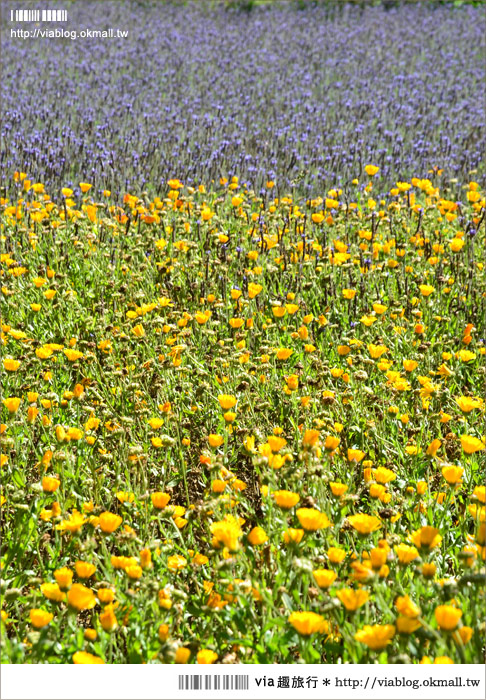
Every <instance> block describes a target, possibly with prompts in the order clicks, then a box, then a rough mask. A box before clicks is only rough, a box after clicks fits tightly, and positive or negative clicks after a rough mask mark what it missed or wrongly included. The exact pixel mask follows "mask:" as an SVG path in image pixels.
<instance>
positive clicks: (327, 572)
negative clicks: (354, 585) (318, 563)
mask: <svg viewBox="0 0 486 700" xmlns="http://www.w3.org/2000/svg"><path fill="white" fill-rule="evenodd" d="M312 575H313V577H314V579H315V581H316V583H317V585H318V586H319V588H329V586H331V585H332V584H333V583H334V581H335V580H336V578H337V574H336V572H335V571H332V570H331V569H315V571H313V572H312Z"/></svg>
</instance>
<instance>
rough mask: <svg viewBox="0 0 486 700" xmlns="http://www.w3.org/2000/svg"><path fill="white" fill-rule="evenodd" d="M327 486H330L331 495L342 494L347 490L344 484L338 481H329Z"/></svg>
mask: <svg viewBox="0 0 486 700" xmlns="http://www.w3.org/2000/svg"><path fill="white" fill-rule="evenodd" d="M329 486H330V487H331V491H332V495H333V496H342V495H343V494H345V493H346V491H347V490H348V487H347V486H346V484H341V482H339V481H331V482H330V483H329Z"/></svg>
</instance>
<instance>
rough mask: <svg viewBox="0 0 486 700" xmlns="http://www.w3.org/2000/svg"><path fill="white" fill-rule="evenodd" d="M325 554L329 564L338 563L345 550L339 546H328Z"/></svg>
mask: <svg viewBox="0 0 486 700" xmlns="http://www.w3.org/2000/svg"><path fill="white" fill-rule="evenodd" d="M327 556H328V558H329V561H330V562H331V564H340V563H341V562H342V561H343V559H345V557H346V552H345V551H344V549H341V547H329V549H328V550H327Z"/></svg>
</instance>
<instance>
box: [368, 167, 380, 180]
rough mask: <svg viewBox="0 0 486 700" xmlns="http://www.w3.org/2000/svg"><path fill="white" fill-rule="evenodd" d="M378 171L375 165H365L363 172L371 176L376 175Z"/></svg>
mask: <svg viewBox="0 0 486 700" xmlns="http://www.w3.org/2000/svg"><path fill="white" fill-rule="evenodd" d="M379 171H380V168H379V167H378V166H377V165H365V173H366V174H367V175H369V177H373V175H376V174H377V173H378V172H379Z"/></svg>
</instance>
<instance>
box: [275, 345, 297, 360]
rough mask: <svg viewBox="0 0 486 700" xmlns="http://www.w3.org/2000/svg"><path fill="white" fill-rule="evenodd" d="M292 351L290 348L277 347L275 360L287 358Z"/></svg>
mask: <svg viewBox="0 0 486 700" xmlns="http://www.w3.org/2000/svg"><path fill="white" fill-rule="evenodd" d="M293 352H294V351H293V350H291V349H290V348H278V349H277V350H276V352H275V354H276V356H277V360H288V359H289V357H290V356H291V355H292V353H293Z"/></svg>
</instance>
